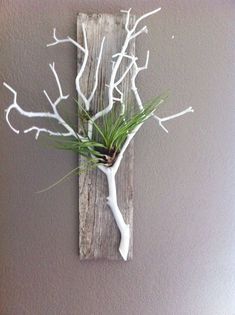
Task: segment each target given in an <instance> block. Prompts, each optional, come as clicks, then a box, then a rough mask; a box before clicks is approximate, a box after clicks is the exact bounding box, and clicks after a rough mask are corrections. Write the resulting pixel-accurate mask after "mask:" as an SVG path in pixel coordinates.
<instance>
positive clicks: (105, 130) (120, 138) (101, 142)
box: [39, 94, 168, 192]
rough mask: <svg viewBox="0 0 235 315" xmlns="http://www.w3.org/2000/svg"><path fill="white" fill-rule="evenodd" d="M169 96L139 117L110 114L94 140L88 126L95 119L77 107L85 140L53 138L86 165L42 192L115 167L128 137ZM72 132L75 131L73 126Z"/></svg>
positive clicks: (97, 126)
mask: <svg viewBox="0 0 235 315" xmlns="http://www.w3.org/2000/svg"><path fill="white" fill-rule="evenodd" d="M167 96H168V95H167V94H163V95H160V96H158V97H155V98H154V99H152V100H151V101H149V102H147V103H146V104H145V105H144V107H143V110H142V111H138V112H137V113H132V111H125V112H124V114H123V115H120V113H118V111H114V110H112V111H110V112H109V113H108V114H107V115H104V116H102V117H101V118H100V119H98V120H97V121H95V122H94V123H93V133H92V139H90V138H89V137H88V134H87V123H88V121H89V120H90V119H91V113H90V112H88V111H86V110H85V109H84V107H83V106H82V105H80V104H79V103H77V104H78V115H79V118H80V123H81V126H80V127H81V129H82V130H83V139H80V138H79V137H78V138H75V137H62V136H61V137H53V140H54V141H53V146H54V147H56V148H57V149H60V150H69V151H73V152H75V153H76V154H79V155H80V156H83V157H85V159H84V162H83V163H82V164H80V165H79V166H78V167H76V168H74V169H73V170H71V171H70V172H69V173H67V174H66V175H65V176H64V177H62V178H61V179H59V180H58V181H57V182H55V183H54V184H52V185H50V186H49V187H47V188H46V189H43V190H41V191H39V192H45V191H47V190H49V189H51V188H53V187H54V186H56V185H57V184H59V183H61V182H62V181H63V180H65V179H67V178H68V177H69V176H70V175H72V174H81V173H82V172H86V171H87V170H91V169H94V168H96V167H97V166H98V165H99V164H103V165H106V166H112V165H113V163H114V162H115V160H116V158H117V156H118V154H119V152H120V150H121V148H122V146H123V144H124V143H125V141H126V139H127V136H128V135H129V134H130V133H132V132H134V131H135V129H136V128H137V127H138V126H139V125H140V124H142V123H144V122H145V121H146V120H147V119H148V118H149V117H150V116H151V114H152V113H153V112H154V111H155V110H156V109H157V108H158V106H159V105H160V104H161V103H162V102H163V101H165V99H166V98H167ZM71 128H73V126H72V125H71Z"/></svg>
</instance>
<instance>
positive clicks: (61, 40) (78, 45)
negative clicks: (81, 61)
mask: <svg viewBox="0 0 235 315" xmlns="http://www.w3.org/2000/svg"><path fill="white" fill-rule="evenodd" d="M53 38H54V40H55V41H54V42H52V43H50V44H47V47H50V46H54V45H57V44H62V43H71V44H73V45H74V46H76V47H77V48H79V49H81V50H82V51H83V52H84V53H85V49H84V47H82V46H81V45H80V44H79V43H78V42H76V41H75V40H74V39H72V38H71V37H69V36H67V37H66V38H62V39H58V38H57V36H56V28H53Z"/></svg>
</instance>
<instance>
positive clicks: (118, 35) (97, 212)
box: [77, 14, 135, 260]
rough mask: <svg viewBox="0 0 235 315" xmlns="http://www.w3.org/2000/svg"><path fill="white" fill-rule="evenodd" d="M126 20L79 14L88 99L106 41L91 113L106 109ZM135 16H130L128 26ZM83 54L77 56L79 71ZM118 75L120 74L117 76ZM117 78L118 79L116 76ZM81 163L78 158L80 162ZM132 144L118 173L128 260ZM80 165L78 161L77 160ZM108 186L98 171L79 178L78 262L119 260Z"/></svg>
mask: <svg viewBox="0 0 235 315" xmlns="http://www.w3.org/2000/svg"><path fill="white" fill-rule="evenodd" d="M124 22H125V17H123V16H113V15H108V14H93V15H87V14H79V15H78V19H77V34H78V35H77V36H78V42H80V43H81V42H83V38H82V29H81V24H82V23H84V24H85V25H86V31H87V38H88V46H89V51H90V57H89V60H88V66H87V69H86V71H85V73H84V75H83V79H82V84H81V88H82V91H83V92H84V93H85V95H87V93H88V95H89V92H90V91H91V89H92V87H93V78H94V71H95V67H96V62H97V56H98V53H99V49H100V44H101V40H102V37H103V36H105V37H106V42H105V46H104V53H103V58H102V64H101V67H100V72H99V85H98V90H97V92H96V94H95V98H94V100H93V103H92V106H91V108H92V110H94V111H97V109H98V108H103V107H104V106H107V88H106V87H105V84H107V83H108V82H109V79H110V74H111V60H112V59H111V56H112V55H113V54H114V53H117V52H119V51H120V49H121V47H122V43H123V39H124V35H125V29H124ZM133 22H134V16H131V19H130V23H131V25H132V24H133ZM128 49H129V51H128V52H129V53H134V52H135V43H134V40H133V41H132V42H131V43H130V46H129V48H128ZM82 58H83V53H82V52H80V51H79V52H78V67H80V65H81V62H82ZM127 64H128V60H123V62H122V65H121V69H120V73H123V70H124V69H125V68H126V66H127ZM120 73H119V74H120ZM118 77H119V76H118ZM129 78H130V77H129V76H127V78H126V80H125V81H124V82H123V91H124V93H125V98H126V102H127V103H131V101H132V97H133V96H132V94H131V90H130V88H129ZM79 159H80V158H79ZM133 159H134V148H133V143H131V144H130V146H129V148H128V150H127V151H126V153H125V156H124V158H123V161H122V162H121V166H120V168H119V170H118V173H117V176H116V178H117V195H118V203H119V207H120V209H121V211H122V214H123V216H124V219H125V222H126V223H128V224H130V228H131V242H130V251H129V255H128V259H132V256H133ZM79 161H80V162H81V160H79ZM107 195H108V189H107V182H106V178H105V176H104V174H102V173H101V172H100V171H99V170H92V171H89V172H87V173H84V174H81V175H80V176H79V252H80V259H97V258H107V259H115V260H119V259H122V257H121V255H120V254H119V251H118V247H119V242H120V235H119V231H118V228H117V226H116V224H115V221H114V218H113V216H112V213H111V211H110V209H109V207H108V206H107V205H106V197H107Z"/></svg>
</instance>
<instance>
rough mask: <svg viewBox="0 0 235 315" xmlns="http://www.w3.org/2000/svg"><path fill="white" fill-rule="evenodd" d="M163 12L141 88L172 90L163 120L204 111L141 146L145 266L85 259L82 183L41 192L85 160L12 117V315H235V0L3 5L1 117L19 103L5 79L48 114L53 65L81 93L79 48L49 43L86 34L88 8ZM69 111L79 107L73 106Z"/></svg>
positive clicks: (4, 295)
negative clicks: (20, 131) (79, 24)
mask: <svg viewBox="0 0 235 315" xmlns="http://www.w3.org/2000/svg"><path fill="white" fill-rule="evenodd" d="M158 6H162V11H161V13H159V14H158V15H156V16H155V17H151V18H150V19H149V20H148V21H147V25H148V27H149V34H148V35H147V36H143V37H142V39H139V41H138V45H137V49H138V51H139V54H140V56H144V53H145V50H146V49H150V52H151V58H150V68H149V70H148V71H146V72H145V73H144V74H142V75H141V77H140V79H139V86H140V90H141V93H142V95H143V97H144V99H147V98H150V97H152V96H154V95H156V94H158V93H160V92H162V91H164V90H166V89H169V90H170V91H171V97H170V99H169V101H168V102H167V103H166V104H165V105H164V106H162V108H161V109H160V111H159V115H168V114H171V113H175V112H176V111H178V110H182V109H184V108H186V107H188V106H193V107H194V108H195V113H194V114H193V115H187V116H185V117H183V118H181V119H178V120H174V121H172V122H169V123H168V128H169V131H170V133H169V135H167V134H165V133H164V132H163V131H162V130H161V129H160V128H158V127H156V122H155V121H149V122H148V123H147V124H146V126H145V127H144V128H143V129H142V130H141V132H140V133H139V135H138V137H137V139H136V141H135V212H134V260H133V261H132V262H128V263H122V262H108V261H98V262H83V263H81V262H80V261H79V258H78V209H77V199H78V189H77V179H76V178H75V177H74V178H71V180H69V181H67V182H64V183H63V184H61V185H59V186H57V187H56V188H55V189H53V190H50V191H49V192H47V193H44V194H36V193H35V191H37V190H39V189H41V188H44V187H46V186H47V185H49V184H51V183H53V182H54V181H55V180H56V179H58V178H60V177H61V176H63V175H64V174H65V173H66V172H68V171H69V170H71V169H72V168H73V167H75V166H76V161H77V157H76V156H74V155H73V154H70V153H66V152H58V151H55V150H53V149H50V148H47V147H46V146H44V145H43V143H42V142H39V144H38V143H36V142H35V140H34V139H33V137H32V134H29V135H19V136H17V135H15V134H13V133H12V131H11V130H10V129H9V128H8V126H7V125H6V123H5V122H4V119H2V120H1V124H0V131H1V136H0V148H1V149H0V150H1V155H0V314H1V315H93V314H94V315H110V314H112V315H118V314H121V315H139V314H140V315H142V314H143V315H234V314H235V139H234V138H235V54H234V51H235V2H234V1H228V0H227V1H222V0H221V1H219V0H213V1H209V0H204V1H202V0H201V1H199V0H195V1H188V0H182V1H175V0H173V1H172V0H171V1H170V0H168V1H163V0H162V1H153V0H151V1H132V0H128V1H126V0H119V1H117V0H114V1H108V0H102V1H101V0H96V1H95V0H94V1H91V0H89V1H88V0H87V1H78V0H66V1H65V0H60V1H59V0H48V1H33V0H31V1H30V0H20V1H12V0H8V1H7V0H1V2H0V25H1V27H0V82H1V85H0V104H1V116H2V117H3V115H4V113H3V109H4V108H5V107H6V106H7V105H8V104H9V103H10V101H11V99H12V98H11V95H10V94H9V92H8V91H7V90H6V89H5V88H4V87H3V86H2V82H3V81H4V80H6V81H7V82H8V83H9V84H11V85H12V86H13V87H15V88H16V89H17V90H18V91H19V102H20V103H21V104H22V106H24V108H26V109H33V110H36V109H43V108H44V106H47V104H46V102H45V98H44V96H43V94H42V90H43V89H45V88H46V89H47V90H48V92H50V93H51V95H53V96H55V95H56V92H57V90H56V85H55V82H54V80H53V77H52V75H51V73H50V70H49V67H48V63H49V62H52V61H55V62H56V64H57V70H58V72H59V73H60V77H61V80H62V84H63V87H64V91H65V93H70V94H71V96H74V97H75V96H76V93H75V88H74V77H75V74H76V50H75V48H74V47H72V46H69V45H65V46H63V47H62V46H60V47H59V46H55V47H51V48H50V49H49V48H46V47H45V44H46V43H49V42H50V41H51V39H52V37H51V36H52V32H51V31H52V28H53V27H54V26H56V27H57V29H58V32H59V34H61V35H62V36H64V35H67V34H70V35H71V36H73V37H75V36H76V14H77V13H78V12H88V13H92V12H107V13H118V12H119V10H120V9H127V8H129V7H133V11H134V12H135V13H137V14H141V13H143V12H146V11H148V10H151V9H154V8H156V7H158ZM172 35H174V39H172V38H171V37H172ZM66 106H67V107H68V108H69V109H70V110H71V111H75V106H74V104H73V102H72V98H71V100H70V101H68V102H67V105H66ZM13 116H14V114H13ZM13 116H12V118H13V119H14V117H13ZM15 123H16V125H17V126H19V128H20V127H23V126H25V125H27V124H29V123H28V121H25V120H19V119H18V118H17V117H16V120H15Z"/></svg>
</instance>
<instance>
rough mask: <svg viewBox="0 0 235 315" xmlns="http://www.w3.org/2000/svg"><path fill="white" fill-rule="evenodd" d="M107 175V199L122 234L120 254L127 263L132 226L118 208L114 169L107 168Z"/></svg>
mask: <svg viewBox="0 0 235 315" xmlns="http://www.w3.org/2000/svg"><path fill="white" fill-rule="evenodd" d="M105 175H106V177H107V182H108V189H109V196H108V197H107V204H108V206H109V207H110V209H111V211H112V214H113V216H114V219H115V221H116V224H117V226H118V229H119V231H120V234H121V241H120V244H119V252H120V254H121V256H122V258H123V259H124V260H125V261H126V260H127V256H128V252H129V246H130V226H129V224H126V223H125V221H124V219H123V216H122V213H121V211H120V209H119V207H118V203H117V189H116V181H115V172H114V170H113V169H112V167H107V168H106V169H105Z"/></svg>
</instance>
